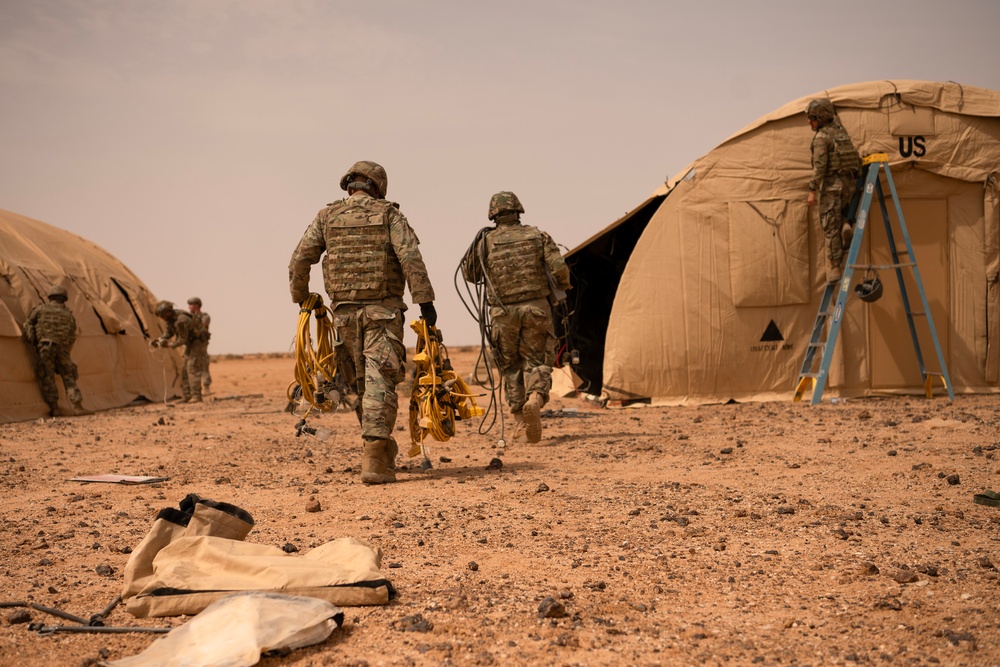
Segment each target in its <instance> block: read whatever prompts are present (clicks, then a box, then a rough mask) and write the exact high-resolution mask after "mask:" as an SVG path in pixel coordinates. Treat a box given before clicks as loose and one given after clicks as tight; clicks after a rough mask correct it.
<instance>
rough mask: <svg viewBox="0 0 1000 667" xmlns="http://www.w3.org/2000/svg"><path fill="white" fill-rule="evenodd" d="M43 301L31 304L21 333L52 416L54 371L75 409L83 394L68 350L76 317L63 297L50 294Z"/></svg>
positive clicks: (56, 392) (55, 389) (56, 397)
mask: <svg viewBox="0 0 1000 667" xmlns="http://www.w3.org/2000/svg"><path fill="white" fill-rule="evenodd" d="M49 298H50V300H49V301H48V302H47V303H43V304H40V305H38V306H35V308H34V310H32V311H31V314H30V315H28V319H27V320H26V321H25V323H24V335H25V338H27V339H28V342H30V343H31V344H32V345H34V346H35V350H36V353H37V354H36V362H35V373H36V374H37V376H38V385H39V388H40V389H41V392H42V398H43V399H45V402H46V403H48V405H49V409H50V410H51V411H52V414H53V416H54V415H56V414H57V413H58V409H59V388H58V387H57V386H56V377H55V376H56V375H59V376H60V377H61V378H62V381H63V385H64V386H65V387H66V398H68V399H69V402H70V403H72V404H73V406H74V407H75V408H77V410H80V411H82V400H83V397H82V395H81V394H80V389H79V387H77V385H76V380H77V372H76V364H75V363H73V360H72V359H71V358H70V350H72V349H73V343H75V342H76V318H74V317H73V312H72V311H71V310H70V309H69V308H67V307H66V304H65V303H63V301H64V298H63V299H58V298H55V297H52V296H50V297H49Z"/></svg>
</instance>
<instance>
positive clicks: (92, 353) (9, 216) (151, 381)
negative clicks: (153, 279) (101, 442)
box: [0, 210, 178, 423]
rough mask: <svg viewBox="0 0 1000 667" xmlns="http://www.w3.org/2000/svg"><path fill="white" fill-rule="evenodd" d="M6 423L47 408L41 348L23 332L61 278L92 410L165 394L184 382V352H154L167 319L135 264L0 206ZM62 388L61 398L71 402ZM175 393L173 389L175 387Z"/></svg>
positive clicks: (0, 413) (1, 407) (0, 347)
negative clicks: (159, 314) (40, 377)
mask: <svg viewBox="0 0 1000 667" xmlns="http://www.w3.org/2000/svg"><path fill="white" fill-rule="evenodd" d="M0 278H2V280H0V423H4V422H11V421H20V420H24V419H33V418H36V417H42V416H45V415H47V414H48V406H46V404H45V401H43V400H42V395H41V393H40V391H39V389H38V384H37V382H36V379H35V368H34V350H33V349H32V347H31V346H30V345H28V343H27V342H26V341H25V340H24V339H23V338H22V336H21V327H22V325H23V324H24V321H25V319H26V318H27V316H28V314H29V313H30V312H31V310H32V309H33V308H34V307H35V306H36V305H38V304H39V303H42V302H43V301H44V299H45V295H46V294H47V293H48V291H49V288H50V287H52V286H53V285H62V286H63V287H65V288H66V290H67V291H68V293H69V301H68V302H67V305H68V306H69V308H70V309H71V310H72V311H73V314H74V316H75V317H76V322H77V341H76V344H75V346H74V347H73V352H72V357H73V360H74V361H75V362H76V364H77V368H78V370H79V375H80V377H79V385H80V391H81V392H82V393H83V405H84V407H86V408H88V409H90V410H103V409H107V408H113V407H119V406H122V405H127V404H128V403H131V402H132V401H134V400H136V399H138V398H145V399H148V400H163V398H164V396H165V392H164V388H165V387H173V386H174V385H175V384H176V382H177V372H178V365H177V358H176V356H175V355H173V354H169V355H168V354H166V353H163V352H159V353H158V354H157V357H156V358H154V356H153V355H152V354H151V353H150V350H149V347H148V344H147V343H148V340H149V338H150V337H151V336H152V337H155V336H159V335H160V333H161V332H162V331H163V327H162V326H161V325H162V322H161V321H160V320H159V319H157V318H156V317H155V316H154V315H153V307H154V306H155V304H156V299H155V297H154V296H153V295H152V294H151V293H150V291H149V290H148V289H147V288H146V286H145V285H144V284H143V283H142V281H141V280H139V278H138V277H136V275H135V274H134V273H132V272H131V271H130V270H129V269H128V267H126V266H125V265H124V264H122V263H121V262H120V261H118V260H117V259H115V258H114V257H113V256H111V255H110V254H108V252H106V251H105V250H103V249H102V248H99V247H98V246H96V245H94V244H93V243H91V242H89V241H87V240H85V239H82V238H80V237H79V236H76V235H75V234H71V233H69V232H67V231H64V230H62V229H58V228H56V227H52V226H51V225H47V224H45V223H43V222H39V221H38V220H32V219H31V218H26V217H24V216H21V215H17V214H16V213H11V212H9V211H4V210H0ZM59 387H60V403H61V404H62V405H63V407H65V408H67V409H68V408H69V403H68V402H67V401H66V397H65V394H64V393H63V388H62V384H61V383H59ZM171 393H173V392H171Z"/></svg>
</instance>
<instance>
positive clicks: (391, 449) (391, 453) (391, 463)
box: [385, 435, 399, 474]
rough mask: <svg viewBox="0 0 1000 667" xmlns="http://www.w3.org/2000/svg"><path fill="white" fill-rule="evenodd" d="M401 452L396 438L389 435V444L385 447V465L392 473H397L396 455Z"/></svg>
mask: <svg viewBox="0 0 1000 667" xmlns="http://www.w3.org/2000/svg"><path fill="white" fill-rule="evenodd" d="M397 454H399V445H398V444H396V439H395V438H394V437H392V436H391V435H390V436H389V444H387V445H386V447H385V467H386V468H387V469H388V470H389V472H390V473H392V474H395V473H396V455H397Z"/></svg>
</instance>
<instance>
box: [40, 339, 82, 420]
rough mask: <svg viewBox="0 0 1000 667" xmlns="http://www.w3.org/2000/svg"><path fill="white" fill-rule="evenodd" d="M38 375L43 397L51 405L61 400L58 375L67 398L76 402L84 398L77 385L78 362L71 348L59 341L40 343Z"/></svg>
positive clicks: (71, 401)
mask: <svg viewBox="0 0 1000 667" xmlns="http://www.w3.org/2000/svg"><path fill="white" fill-rule="evenodd" d="M35 373H36V374H37V375H38V386H39V388H40V389H41V390H42V398H43V399H45V402H46V403H48V404H49V405H55V404H56V403H58V402H59V388H58V387H57V386H56V375H58V376H59V377H61V378H62V381H63V386H64V387H66V398H68V399H69V402H70V403H73V404H76V403H79V402H80V401H81V400H82V398H83V397H82V396H81V394H80V388H79V387H77V386H76V379H77V374H76V364H75V363H73V360H72V359H71V358H70V356H69V350H67V349H66V348H64V347H63V346H62V345H60V344H59V343H53V342H51V341H41V342H40V343H39V344H38V359H37V362H36V364H35Z"/></svg>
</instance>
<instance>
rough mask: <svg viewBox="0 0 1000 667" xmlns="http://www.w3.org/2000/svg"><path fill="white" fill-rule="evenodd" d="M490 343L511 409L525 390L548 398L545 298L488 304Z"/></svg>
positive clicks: (549, 329)
mask: <svg viewBox="0 0 1000 667" xmlns="http://www.w3.org/2000/svg"><path fill="white" fill-rule="evenodd" d="M490 318H491V319H492V320H493V331H492V341H491V342H492V344H493V350H494V352H495V353H497V355H498V359H497V362H498V364H499V366H500V373H501V374H502V375H503V386H504V392H505V393H506V394H507V405H509V406H510V410H511V412H515V413H516V412H520V411H521V408H523V407H524V403H525V401H527V399H528V394H531V393H538V394H539V395H541V397H542V398H543V399H544V400H545V401H548V399H549V390H550V389H552V364H553V363H555V339H556V337H555V332H554V330H553V325H552V308H551V307H550V306H549V302H548V300H547V299H531V300H530V301H522V302H520V303H515V304H511V305H508V306H503V307H501V306H493V307H492V308H490Z"/></svg>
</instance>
